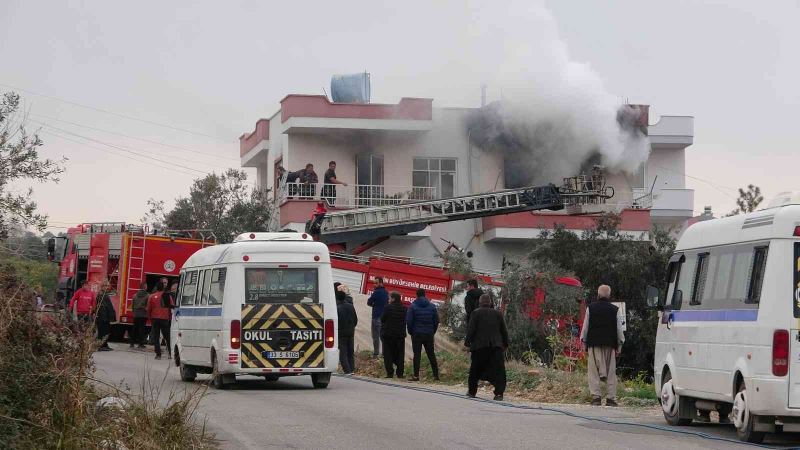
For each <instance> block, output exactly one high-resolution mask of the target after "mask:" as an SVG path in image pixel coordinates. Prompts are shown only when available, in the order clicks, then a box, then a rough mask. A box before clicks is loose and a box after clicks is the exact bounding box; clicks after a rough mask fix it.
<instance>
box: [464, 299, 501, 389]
mask: <svg viewBox="0 0 800 450" xmlns="http://www.w3.org/2000/svg"><path fill="white" fill-rule="evenodd" d="M479 305H480V308H478V309H476V310H475V311H473V313H472V315H471V317H470V320H469V325H468V326H467V337H466V339H464V345H465V346H466V347H469V349H470V352H472V355H471V358H470V359H471V364H470V366H469V382H468V390H467V396H469V397H475V395H476V394H477V393H478V379H479V378H480V377H481V375H483V374H487V375H488V376H487V378H489V381H490V382H491V383H492V384H493V385H494V399H495V400H497V401H502V400H503V392H505V390H506V367H505V355H504V353H505V350H506V349H507V348H508V329H506V321H505V320H504V319H503V313H501V312H500V311H498V310H496V309H494V308H492V298H491V297H490V296H489V295H487V294H483V295H481V297H480V299H479Z"/></svg>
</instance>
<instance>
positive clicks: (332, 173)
mask: <svg viewBox="0 0 800 450" xmlns="http://www.w3.org/2000/svg"><path fill="white" fill-rule="evenodd" d="M322 181H323V182H324V184H323V186H322V194H321V197H322V200H323V201H326V202H328V204H329V205H331V206H333V205H334V204H336V185H337V184H341V185H342V186H347V183H345V182H344V181H339V179H338V178H336V161H331V162H329V163H328V170H326V171H325V175H324V176H323V180H322Z"/></svg>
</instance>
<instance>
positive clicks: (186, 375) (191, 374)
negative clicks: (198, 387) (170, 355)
mask: <svg viewBox="0 0 800 450" xmlns="http://www.w3.org/2000/svg"><path fill="white" fill-rule="evenodd" d="M175 364H176V365H177V366H178V371H179V372H180V374H181V381H187V382H192V381H194V380H195V379H196V378H197V370H195V368H194V367H192V366H188V365H186V364H184V363H182V362H181V355H180V353H178V347H177V346H175Z"/></svg>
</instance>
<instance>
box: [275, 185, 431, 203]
mask: <svg viewBox="0 0 800 450" xmlns="http://www.w3.org/2000/svg"><path fill="white" fill-rule="evenodd" d="M435 198H437V196H436V188H435V187H420V186H385V185H379V184H351V185H348V186H343V185H341V184H322V183H318V184H301V183H286V184H283V185H281V189H280V193H279V197H278V204H283V203H284V202H285V201H287V200H317V201H323V202H325V203H326V204H327V205H328V206H335V207H341V208H369V207H372V206H391V205H399V204H401V203H408V202H414V201H422V200H432V199H435Z"/></svg>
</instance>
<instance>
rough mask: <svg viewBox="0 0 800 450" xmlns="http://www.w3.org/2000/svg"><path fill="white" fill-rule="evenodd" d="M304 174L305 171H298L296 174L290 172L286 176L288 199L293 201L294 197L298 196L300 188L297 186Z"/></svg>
mask: <svg viewBox="0 0 800 450" xmlns="http://www.w3.org/2000/svg"><path fill="white" fill-rule="evenodd" d="M302 174H303V170H296V171H294V172H288V173H287V174H286V190H287V194H286V198H287V199H292V198H294V196H296V195H297V193H298V191H299V188H300V186H299V185H298V184H297V181H298V180H299V179H300V175H302Z"/></svg>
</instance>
